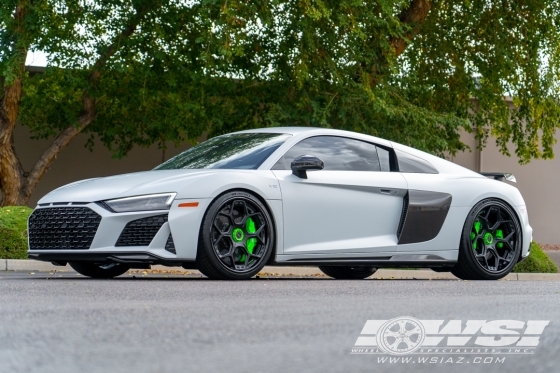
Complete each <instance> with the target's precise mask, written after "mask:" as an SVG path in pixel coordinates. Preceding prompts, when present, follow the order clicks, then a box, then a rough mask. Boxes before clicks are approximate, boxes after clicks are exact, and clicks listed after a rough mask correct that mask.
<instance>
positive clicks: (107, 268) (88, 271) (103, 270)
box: [68, 262, 130, 278]
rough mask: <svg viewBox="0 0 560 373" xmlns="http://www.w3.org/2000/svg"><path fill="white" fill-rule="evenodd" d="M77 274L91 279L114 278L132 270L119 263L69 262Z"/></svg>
mask: <svg viewBox="0 0 560 373" xmlns="http://www.w3.org/2000/svg"><path fill="white" fill-rule="evenodd" d="M68 264H69V265H70V267H72V268H73V269H74V270H75V271H76V272H78V273H79V274H81V275H84V276H87V277H91V278H113V277H117V276H120V275H122V274H123V273H125V272H126V271H128V270H129V269H130V268H129V267H127V266H125V265H122V264H119V263H91V262H68Z"/></svg>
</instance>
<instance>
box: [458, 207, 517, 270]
mask: <svg viewBox="0 0 560 373" xmlns="http://www.w3.org/2000/svg"><path fill="white" fill-rule="evenodd" d="M521 242H522V237H521V226H520V224H519V220H518V219H517V215H516V214H515V212H514V211H513V209H512V208H511V207H510V206H509V205H507V204H506V203H504V202H503V201H500V200H496V199H487V200H484V201H481V202H479V203H478V204H477V205H476V206H475V207H473V209H472V210H471V212H470V213H469V215H468V217H467V220H466V221H465V225H464V228H463V235H462V237H461V246H460V248H459V260H458V262H457V264H456V265H455V266H454V267H453V269H452V270H451V273H453V274H454V275H455V276H457V277H459V278H461V279H464V280H498V279H500V278H503V277H505V276H506V275H507V274H508V273H509V272H511V270H512V269H513V267H514V266H515V264H516V263H517V261H518V259H519V255H520V254H521Z"/></svg>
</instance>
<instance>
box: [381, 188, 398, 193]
mask: <svg viewBox="0 0 560 373" xmlns="http://www.w3.org/2000/svg"><path fill="white" fill-rule="evenodd" d="M379 192H380V193H382V194H393V193H394V192H395V191H394V190H392V189H386V188H379Z"/></svg>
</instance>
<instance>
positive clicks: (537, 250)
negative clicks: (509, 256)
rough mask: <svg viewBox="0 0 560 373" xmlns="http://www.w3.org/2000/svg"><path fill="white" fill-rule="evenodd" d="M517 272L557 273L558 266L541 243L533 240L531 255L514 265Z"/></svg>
mask: <svg viewBox="0 0 560 373" xmlns="http://www.w3.org/2000/svg"><path fill="white" fill-rule="evenodd" d="M513 272H517V273H557V272H558V267H556V264H555V263H554V262H553V261H552V259H550V258H549V257H548V255H546V253H545V252H544V251H543V250H542V249H541V247H540V246H539V244H537V243H536V242H531V255H529V257H528V258H527V259H525V260H524V261H522V262H521V263H518V264H517V265H516V266H515V267H513Z"/></svg>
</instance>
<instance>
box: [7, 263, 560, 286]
mask: <svg viewBox="0 0 560 373" xmlns="http://www.w3.org/2000/svg"><path fill="white" fill-rule="evenodd" d="M0 260H1V261H2V262H3V263H0V269H1V270H4V271H26V272H53V271H57V272H74V270H73V269H72V268H71V267H70V266H65V267H60V266H54V265H52V264H51V263H49V262H40V261H36V260H18V259H0ZM151 270H153V271H155V273H160V274H165V273H183V272H188V273H192V274H198V273H199V272H198V271H196V270H192V269H189V270H185V269H183V268H181V267H165V266H161V265H154V266H152V269H151ZM151 270H146V272H147V273H150V271H151ZM139 271H141V272H142V270H139ZM259 275H261V276H266V277H275V276H278V277H280V276H294V277H325V275H324V274H323V273H322V272H321V271H320V270H319V269H318V268H315V267H268V266H267V267H264V268H263V270H262V271H261V272H260V273H259ZM371 278H372V279H384V280H457V278H456V277H455V276H453V275H452V274H451V273H437V272H434V271H432V270H429V269H418V270H404V269H380V270H379V271H377V272H376V273H375V274H374V275H373V276H371ZM504 280H506V281H560V273H510V274H509V275H507V276H506V277H505V278H504Z"/></svg>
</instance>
